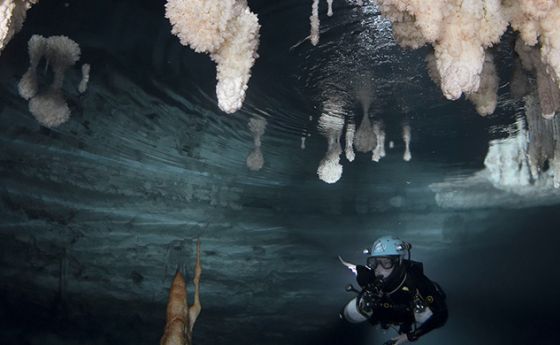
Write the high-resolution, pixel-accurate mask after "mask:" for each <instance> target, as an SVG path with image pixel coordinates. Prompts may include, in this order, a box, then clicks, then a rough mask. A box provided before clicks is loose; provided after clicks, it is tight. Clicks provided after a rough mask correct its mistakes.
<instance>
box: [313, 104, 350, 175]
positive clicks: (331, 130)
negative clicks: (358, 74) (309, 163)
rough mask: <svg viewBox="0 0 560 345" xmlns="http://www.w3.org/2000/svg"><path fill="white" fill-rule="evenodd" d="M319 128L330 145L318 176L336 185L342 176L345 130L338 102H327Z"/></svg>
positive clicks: (320, 164) (320, 165) (318, 170)
mask: <svg viewBox="0 0 560 345" xmlns="http://www.w3.org/2000/svg"><path fill="white" fill-rule="evenodd" d="M317 126H318V128H317V129H318V130H319V132H320V133H321V134H322V135H323V136H324V137H325V138H326V139H327V144H328V147H327V152H326V154H325V157H324V158H323V160H321V162H320V163H319V168H318V169H317V175H319V178H320V179H321V180H323V181H325V182H327V183H335V182H336V181H338V180H339V179H340V177H341V176H342V165H341V164H340V154H341V153H342V148H341V145H340V137H341V135H342V130H343V128H344V117H343V113H342V108H341V106H340V104H339V103H338V102H337V101H333V100H329V101H327V102H325V105H324V108H323V113H322V114H321V117H320V118H319V123H318V125H317Z"/></svg>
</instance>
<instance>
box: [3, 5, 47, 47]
mask: <svg viewBox="0 0 560 345" xmlns="http://www.w3.org/2000/svg"><path fill="white" fill-rule="evenodd" d="M38 2H39V0H2V1H0V53H1V52H2V50H3V49H4V47H5V46H6V45H7V44H8V42H10V40H11V39H12V37H13V36H14V35H15V34H16V33H17V32H18V31H19V30H21V27H22V26H23V22H24V21H25V17H26V15H27V11H28V10H29V9H30V8H31V6H33V5H35V4H36V3H38Z"/></svg>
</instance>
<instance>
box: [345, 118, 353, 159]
mask: <svg viewBox="0 0 560 345" xmlns="http://www.w3.org/2000/svg"><path fill="white" fill-rule="evenodd" d="M355 132H356V125H355V124H354V123H351V122H349V123H347V124H346V135H345V146H344V152H345V155H346V159H348V161H349V162H353V161H354V158H356V154H355V153H354V133H355Z"/></svg>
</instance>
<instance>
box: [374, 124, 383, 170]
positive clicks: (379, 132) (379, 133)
mask: <svg viewBox="0 0 560 345" xmlns="http://www.w3.org/2000/svg"><path fill="white" fill-rule="evenodd" d="M373 132H374V133H375V136H376V138H377V145H376V146H375V149H374V150H373V152H372V154H371V160H372V161H374V162H379V160H380V159H381V158H383V157H385V130H384V129H383V123H382V122H381V121H375V122H374V123H373Z"/></svg>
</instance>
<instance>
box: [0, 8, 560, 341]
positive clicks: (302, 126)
mask: <svg viewBox="0 0 560 345" xmlns="http://www.w3.org/2000/svg"><path fill="white" fill-rule="evenodd" d="M249 5H250V7H251V8H252V10H253V11H254V12H255V13H257V14H258V15H259V21H260V23H261V26H262V29H261V44H260V48H259V55H260V57H259V58H258V59H257V62H256V65H255V66H254V67H253V71H252V72H253V75H252V78H251V80H250V82H249V89H248V92H247V98H246V101H245V103H244V106H243V108H242V109H241V110H240V111H238V112H236V113H235V114H232V115H226V114H224V113H222V112H221V111H220V110H219V108H218V106H217V103H216V96H215V67H214V64H213V63H212V62H211V61H210V59H209V58H208V57H207V56H205V55H203V54H196V53H194V52H193V51H191V50H190V49H189V48H188V47H183V46H181V45H180V44H179V41H178V39H177V38H176V37H175V36H173V35H172V34H171V33H170V24H169V22H168V21H167V19H166V18H165V17H164V7H163V6H164V2H163V1H132V0H122V1H106V0H95V1H66V2H64V1H54V0H43V1H41V2H40V3H39V4H38V5H36V6H34V7H33V8H32V10H31V11H30V12H29V13H28V19H27V21H26V23H25V25H24V27H23V29H22V31H21V32H19V33H18V34H17V35H16V36H15V37H14V39H13V40H12V41H11V43H10V44H9V45H8V46H7V47H6V49H5V50H4V51H3V52H2V55H1V56H0V88H1V92H0V121H1V123H2V126H1V135H0V142H1V149H0V161H1V165H0V181H1V188H0V197H1V202H0V205H1V208H0V210H1V218H0V219H1V221H0V291H1V293H0V296H1V297H0V325H1V326H0V344H117V343H119V344H123V343H124V344H128V343H130V344H157V343H158V342H159V338H160V337H161V334H162V329H163V326H164V322H165V321H164V317H165V303H166V299H167V292H168V291H167V290H168V287H169V284H170V282H171V279H172V276H173V274H174V272H175V269H176V267H177V266H184V269H185V270H186V273H187V277H189V276H190V274H192V272H193V265H194V248H195V240H196V239H197V238H200V239H201V242H202V255H201V256H202V258H201V260H202V265H203V273H202V283H201V299H202V308H203V309H202V313H201V315H200V318H199V319H198V320H197V324H196V326H195V329H194V341H193V342H194V343H195V344H229V343H239V344H381V343H382V342H383V341H384V340H385V339H387V338H389V337H391V336H392V335H394V332H393V333H390V332H389V333H387V334H383V333H382V332H381V331H379V330H374V329H373V328H372V327H370V326H369V325H348V324H345V323H344V322H342V321H340V320H338V317H337V314H338V312H339V311H340V309H341V308H342V306H343V305H344V304H345V303H346V301H347V300H349V299H350V298H351V297H352V296H351V295H349V294H348V293H346V292H345V291H344V286H345V285H346V284H347V283H349V282H352V280H353V278H352V275H351V274H350V273H349V272H348V271H347V270H346V269H345V268H344V267H342V266H341V265H340V264H339V263H338V261H337V259H336V256H337V255H343V256H345V257H346V258H348V259H349V260H352V261H354V262H361V260H363V256H362V255H361V249H362V248H364V247H367V246H370V245H371V243H372V242H373V240H374V239H375V238H376V237H377V236H379V235H381V234H387V233H393V234H396V235H398V236H400V237H401V238H403V239H406V240H408V241H410V242H412V243H413V245H414V250H413V258H415V259H417V260H421V261H423V262H424V267H425V270H426V272H427V274H428V275H429V276H430V277H431V278H432V279H434V280H436V281H438V282H439V283H440V284H441V285H442V286H443V287H444V289H445V290H446V292H447V295H448V299H449V300H448V304H449V308H450V319H449V321H448V324H447V325H446V326H445V327H444V328H442V329H439V330H437V331H434V332H433V333H430V334H429V335H428V336H426V337H424V338H423V339H421V340H419V342H418V343H419V344H473V343H476V344H556V343H557V335H556V333H557V332H556V331H555V329H554V326H555V325H556V324H557V322H558V316H557V308H558V307H559V306H560V305H559V304H560V303H559V302H558V298H557V294H558V291H560V286H559V285H560V283H559V279H558V272H559V270H558V268H557V267H556V263H557V262H558V258H557V248H556V247H557V243H558V241H559V240H560V235H559V234H558V231H557V229H558V228H559V225H560V224H559V221H558V218H557V213H558V210H559V209H558V206H556V202H550V201H549V202H546V204H547V205H548V206H539V205H541V204H543V203H542V202H540V201H539V200H538V199H537V198H536V197H535V199H534V203H532V202H529V203H527V202H525V203H524V205H526V207H524V208H514V209H511V208H505V207H500V205H495V206H494V207H484V208H483V207H476V205H475V206H473V205H465V207H453V208H449V207H444V206H445V205H438V203H437V202H436V199H435V193H434V192H433V190H432V189H431V188H430V185H431V184H433V183H437V182H442V181H444V180H445V179H447V178H460V177H465V176H470V175H472V174H474V173H475V172H476V171H479V170H481V169H483V167H484V166H483V161H484V158H485V156H486V153H487V151H488V142H489V140H492V139H495V138H499V137H503V136H505V128H506V126H508V125H510V124H511V123H513V121H514V120H515V115H516V114H519V112H522V111H523V109H522V106H523V105H522V103H520V102H519V101H514V100H512V98H511V96H510V94H509V91H508V87H507V85H508V83H509V79H508V78H509V75H510V73H511V61H512V57H511V53H509V46H510V45H511V41H512V35H511V33H508V34H506V35H505V36H504V37H503V39H502V44H501V45H500V46H498V47H496V48H495V54H496V56H497V58H499V59H500V61H501V63H500V64H498V70H499V73H500V78H501V82H500V89H499V106H498V108H497V110H496V112H495V114H494V115H493V116H490V117H488V118H482V117H480V116H478V115H477V114H476V113H475V111H474V107H473V106H472V105H471V104H470V103H468V102H467V101H466V100H463V99H462V100H458V101H456V102H450V101H447V100H445V99H444V98H443V96H442V95H441V92H440V90H439V88H438V87H437V86H436V85H434V84H433V83H432V82H431V81H430V80H429V78H428V76H427V72H426V70H425V64H424V56H425V54H426V53H427V51H428V49H427V48H422V49H420V50H418V51H415V52H411V51H404V50H401V49H400V48H398V46H396V44H395V43H394V41H393V40H392V36H391V33H390V31H389V24H388V23H387V22H386V20H384V19H383V18H382V17H380V16H379V14H378V12H377V10H376V9H375V7H374V6H367V7H364V8H358V7H356V6H355V4H353V3H352V2H345V1H336V2H335V15H334V16H333V17H331V18H328V17H326V16H325V14H324V13H325V12H326V8H325V9H323V6H325V4H324V3H322V4H321V40H320V44H319V45H318V46H317V47H313V46H311V45H310V44H309V41H307V40H305V39H306V37H307V36H308V35H309V15H310V12H311V1H296V0H290V1H264V0H263V1H250V2H249ZM325 7H326V6H325ZM32 34H41V35H43V36H50V35H60V34H64V35H67V36H69V37H70V38H72V39H73V40H75V41H76V42H78V43H79V44H80V46H81V50H82V58H81V60H80V63H84V62H87V63H90V64H91V66H92V72H91V77H90V84H89V89H88V91H87V92H86V93H85V94H84V95H79V94H78V92H77V91H76V88H75V85H77V83H78V82H79V80H80V73H79V68H78V67H75V68H74V69H73V70H71V71H69V72H68V73H67V75H66V81H65V86H64V92H65V96H66V98H67V100H68V103H69V106H70V109H71V111H72V117H71V119H70V120H69V121H68V122H67V123H65V124H63V125H62V126H60V127H58V128H55V129H47V128H45V127H41V126H40V125H39V124H38V123H37V122H36V121H35V119H34V118H33V116H32V115H31V114H30V113H29V111H28V109H27V102H26V101H25V100H24V99H22V98H20V97H19V95H18V92H17V82H18V80H19V78H20V77H21V75H22V74H23V73H24V72H25V70H26V69H27V67H28V56H27V51H26V46H27V41H28V39H29V37H31V35H32ZM364 80H373V81H374V82H373V84H372V86H371V89H370V93H371V95H372V98H373V103H372V106H371V109H370V115H371V116H373V117H374V118H376V119H381V120H383V121H384V122H385V126H386V132H387V137H388V139H387V140H388V141H389V140H393V141H394V142H395V148H394V149H392V150H389V149H387V150H388V151H387V152H388V155H387V157H385V158H384V159H383V160H382V161H381V162H380V163H378V164H376V163H373V162H371V160H370V156H369V155H358V156H357V158H356V161H354V162H353V163H349V162H347V161H345V160H344V161H343V162H342V164H343V166H344V173H343V176H342V178H341V180H340V181H339V182H338V183H336V184H332V185H331V184H326V183H324V182H322V181H320V180H319V179H318V178H317V174H316V170H317V166H318V164H319V162H320V160H321V159H322V157H323V155H324V153H325V151H326V140H325V138H323V137H322V136H321V134H320V133H319V132H318V131H317V129H316V126H317V122H318V119H319V116H320V114H321V109H322V104H323V102H325V100H327V99H330V98H332V97H336V99H337V100H339V102H341V104H342V105H343V109H344V110H345V117H346V118H348V119H351V121H354V122H356V123H358V122H359V121H360V119H361V116H362V113H361V111H362V110H361V108H362V106H361V105H360V104H359V102H358V101H357V100H356V85H360V83H362V82H363V81H364ZM254 116H261V117H264V118H265V119H266V120H267V123H268V124H267V129H266V132H265V134H264V136H263V139H262V141H263V146H262V150H263V155H264V158H265V164H264V167H263V169H262V170H261V171H258V172H253V171H250V170H248V169H247V167H246V165H245V164H246V163H245V159H246V157H247V155H248V154H249V152H250V151H251V149H252V148H253V142H252V137H251V134H250V132H249V130H248V129H247V122H248V121H249V119H250V118H251V117H254ZM310 117H311V119H310ZM403 121H406V122H408V123H410V125H411V127H412V137H413V140H412V154H413V160H412V161H411V162H409V163H406V162H404V161H403V160H402V151H403V144H402V140H401V138H400V135H401V125H402V123H403ZM302 135H310V136H309V137H307V141H306V143H307V147H306V149H305V150H301V149H300V137H301V136H302ZM462 193H466V191H464V190H460V189H458V190H457V198H458V200H461V197H462V195H463V194H462ZM485 193H487V194H488V198H490V197H491V196H492V195H493V194H495V193H497V191H496V190H495V189H493V188H491V187H488V189H483V190H482V191H481V192H480V194H479V195H482V198H485ZM189 272H190V273H189ZM189 288H190V289H191V290H192V286H189Z"/></svg>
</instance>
